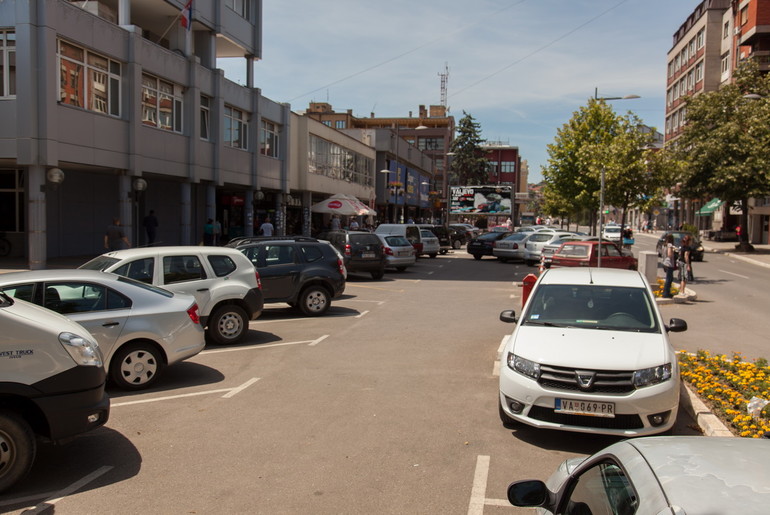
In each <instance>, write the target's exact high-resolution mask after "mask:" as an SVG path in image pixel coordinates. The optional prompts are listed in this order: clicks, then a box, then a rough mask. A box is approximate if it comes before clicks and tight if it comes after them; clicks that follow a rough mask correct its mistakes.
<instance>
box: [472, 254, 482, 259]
mask: <svg viewBox="0 0 770 515" xmlns="http://www.w3.org/2000/svg"><path fill="white" fill-rule="evenodd" d="M473 259H481V254H473Z"/></svg>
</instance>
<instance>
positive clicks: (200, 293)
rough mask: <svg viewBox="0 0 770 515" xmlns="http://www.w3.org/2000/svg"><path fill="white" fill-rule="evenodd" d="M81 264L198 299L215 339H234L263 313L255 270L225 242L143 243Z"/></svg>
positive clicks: (202, 316) (209, 335) (210, 335)
mask: <svg viewBox="0 0 770 515" xmlns="http://www.w3.org/2000/svg"><path fill="white" fill-rule="evenodd" d="M80 268H86V269H90V270H102V271H105V272H112V273H114V274H118V275H123V276H126V277H130V278H131V279H136V280H138V281H141V282H145V283H148V284H154V285H155V286H160V287H162V288H165V289H167V290H170V291H173V292H182V293H189V294H191V295H194V296H195V300H196V302H197V303H198V309H199V313H200V319H201V325H203V326H204V327H206V336H207V338H208V339H209V340H211V341H213V342H214V343H218V344H226V343H237V342H239V341H241V340H242V339H243V338H244V337H245V336H246V332H247V331H248V327H249V320H254V319H255V318H257V317H259V315H260V314H261V313H262V306H263V303H264V299H263V296H262V289H261V285H260V281H259V272H257V271H256V270H255V269H254V266H253V265H252V264H251V262H250V261H249V259H248V258H247V257H246V256H244V255H243V253H241V252H240V251H239V250H235V249H231V248H225V247H204V246H179V247H146V248H136V249H126V250H116V251H114V252H107V253H106V254H102V255H101V256H98V257H95V258H94V259H92V260H91V261H89V262H88V263H85V264H84V265H81V266H80Z"/></svg>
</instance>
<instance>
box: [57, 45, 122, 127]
mask: <svg viewBox="0 0 770 515" xmlns="http://www.w3.org/2000/svg"><path fill="white" fill-rule="evenodd" d="M78 54H79V55H78ZM78 57H79V58H78ZM56 60H57V68H58V70H59V85H58V86H59V94H58V102H59V104H63V105H67V106H70V107H79V108H80V109H85V110H86V111H90V112H92V113H99V114H104V115H107V116H112V117H114V118H120V117H121V112H122V108H121V107H122V87H121V86H122V82H123V79H122V74H123V65H122V63H120V62H119V61H116V60H114V59H110V58H109V57H107V56H106V55H103V54H100V53H98V52H92V51H91V50H89V49H87V48H85V47H83V46H80V45H76V44H74V43H71V42H69V41H67V40H64V39H61V38H59V39H57V40H56ZM97 61H98V62H100V63H102V65H101V66H100V65H99V64H97ZM66 63H69V66H67V68H66V69H65V65H66ZM62 83H67V84H68V86H69V87H65V88H62ZM96 84H100V85H101V86H95V85H96ZM99 91H101V92H102V94H101V95H100V94H97V92H99ZM102 105H103V106H104V107H103V108H101V109H99V108H97V106H102Z"/></svg>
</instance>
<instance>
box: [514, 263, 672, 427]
mask: <svg viewBox="0 0 770 515" xmlns="http://www.w3.org/2000/svg"><path fill="white" fill-rule="evenodd" d="M500 320H502V321H504V322H516V323H517V325H516V328H515V330H514V331H513V334H511V335H510V336H509V337H508V340H507V342H506V344H505V347H504V350H503V353H502V356H501V366H500V369H501V370H500V387H499V401H500V406H499V408H500V410H499V411H500V419H501V420H502V422H503V424H504V425H510V424H514V423H516V422H522V423H524V424H528V425H530V426H535V427H541V428H550V429H560V430H566V431H576V432H583V433H599V434H608V435H617V436H642V435H650V434H655V433H662V432H664V431H667V430H668V429H669V428H671V427H672V426H673V425H674V422H675V420H676V414H677V410H678V408H679V384H680V383H679V366H678V362H677V355H676V352H675V351H674V348H673V347H672V346H671V344H670V343H669V340H668V333H669V332H679V331H684V330H686V329H687V323H686V322H685V321H683V320H680V319H677V318H672V319H671V321H670V322H669V324H668V325H666V324H664V323H663V320H662V318H661V315H660V312H659V310H658V307H657V304H656V303H655V298H654V296H653V293H652V290H651V289H650V286H649V285H648V284H647V281H646V280H645V279H644V276H643V275H642V274H640V273H639V272H636V271H632V270H619V269H609V268H601V269H598V268H555V269H554V268H551V269H548V270H546V271H545V272H543V273H542V274H541V275H540V277H539V279H538V280H537V282H536V283H535V286H534V288H533V290H532V292H531V293H530V295H529V297H528V299H527V301H526V304H525V305H524V309H523V311H522V315H521V317H519V318H518V319H517V318H516V317H515V314H514V312H513V311H503V312H502V313H501V314H500Z"/></svg>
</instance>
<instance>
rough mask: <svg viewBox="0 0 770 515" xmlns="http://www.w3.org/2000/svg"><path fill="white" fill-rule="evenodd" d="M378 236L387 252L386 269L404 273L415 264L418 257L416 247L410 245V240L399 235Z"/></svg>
mask: <svg viewBox="0 0 770 515" xmlns="http://www.w3.org/2000/svg"><path fill="white" fill-rule="evenodd" d="M377 236H378V237H379V238H380V241H382V247H383V249H384V250H385V267H386V268H395V269H396V270H398V271H399V272H403V271H404V270H406V269H407V267H410V266H412V265H414V264H415V262H416V261H417V257H416V256H415V250H414V246H413V245H412V244H411V243H409V240H407V239H406V238H404V237H403V236H399V235H397V234H378V235H377Z"/></svg>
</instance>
